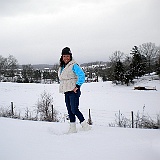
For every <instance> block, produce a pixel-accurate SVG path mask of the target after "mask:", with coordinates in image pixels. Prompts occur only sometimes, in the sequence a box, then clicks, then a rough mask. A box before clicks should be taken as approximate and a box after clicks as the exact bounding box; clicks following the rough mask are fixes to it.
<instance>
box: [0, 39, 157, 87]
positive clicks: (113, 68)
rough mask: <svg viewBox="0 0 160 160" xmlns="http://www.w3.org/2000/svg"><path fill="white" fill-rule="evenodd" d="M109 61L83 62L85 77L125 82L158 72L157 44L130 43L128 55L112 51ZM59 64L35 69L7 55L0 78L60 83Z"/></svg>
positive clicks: (118, 82) (1, 67) (4, 79)
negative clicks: (20, 65) (50, 67)
mask: <svg viewBox="0 0 160 160" xmlns="http://www.w3.org/2000/svg"><path fill="white" fill-rule="evenodd" d="M109 58H110V61H108V62H106V63H104V62H94V63H85V64H83V65H81V66H82V68H83V70H84V72H85V74H86V79H87V80H91V81H98V78H99V77H101V78H102V80H103V81H107V80H109V81H113V82H114V83H116V84H127V85H129V83H132V82H133V79H134V78H138V77H141V76H143V75H145V74H150V73H152V72H156V73H157V74H158V75H160V46H159V47H158V46H156V45H155V44H154V43H151V42H149V43H143V44H142V45H139V46H133V47H132V48H131V51H130V53H129V54H124V53H123V52H121V51H115V52H114V53H113V54H112V55H111V56H110V57H109ZM58 67H59V65H58V64H56V65H54V66H53V68H52V69H43V70H42V69H35V68H33V66H32V65H31V64H28V65H22V67H21V68H20V67H19V65H18V61H17V59H16V58H15V57H14V56H12V55H9V57H8V58H4V57H2V56H0V78H1V81H13V82H25V83H31V82H34V83H40V82H42V80H43V82H46V83H48V81H49V83H52V82H59V80H58V75H57V72H58Z"/></svg>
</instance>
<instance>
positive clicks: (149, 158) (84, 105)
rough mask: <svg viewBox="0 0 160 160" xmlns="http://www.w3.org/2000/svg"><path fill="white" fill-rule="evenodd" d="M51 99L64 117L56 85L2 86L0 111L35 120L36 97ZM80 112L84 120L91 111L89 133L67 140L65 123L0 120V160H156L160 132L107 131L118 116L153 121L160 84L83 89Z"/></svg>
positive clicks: (147, 81)
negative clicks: (46, 95)
mask: <svg viewBox="0 0 160 160" xmlns="http://www.w3.org/2000/svg"><path fill="white" fill-rule="evenodd" d="M134 86H150V87H155V86H156V89H157V91H155V90H151V91H139V90H134V89H133V88H134ZM44 90H45V91H47V92H49V93H50V94H52V95H53V98H54V107H55V108H56V110H58V111H59V112H60V115H61V116H62V117H63V116H64V114H66V112H67V111H66V108H65V104H64V96H63V95H62V94H59V93H58V84H17V83H0V108H9V107H10V103H11V102H13V103H14V107H15V110H16V112H19V113H20V114H21V115H24V114H25V110H26V108H28V109H29V110H30V112H31V113H32V114H34V110H35V107H36V103H37V101H38V98H39V97H40V94H42V92H43V91H44ZM81 91H82V95H81V98H80V109H81V111H82V112H83V113H84V115H85V117H86V119H87V118H88V109H91V117H92V121H93V126H92V130H90V131H88V132H83V131H81V126H80V124H79V123H78V122H77V127H78V133H75V134H69V135H67V134H66V132H67V129H68V125H69V124H68V122H67V121H66V122H62V121H61V122H58V123H56V122H54V123H53V122H39V121H38V122H34V121H23V120H16V119H8V118H2V117H0V144H1V145H0V159H2V160H10V159H13V160H22V159H23V160H46V159H47V160H53V159H57V160H63V159H65V160H73V159H76V160H81V159H84V160H88V159H91V160H97V159H100V160H107V159H108V160H120V159H123V160H128V159H129V160H159V159H160V151H159V148H160V130H153V129H152V130H148V129H126V128H118V127H114V128H111V127H108V124H109V123H111V122H114V119H115V113H117V112H118V111H119V110H120V111H121V112H122V113H124V114H125V115H126V116H128V117H130V112H131V111H134V113H136V112H137V111H140V112H143V109H144V108H145V112H146V113H148V114H149V115H151V116H153V117H156V115H157V114H159V113H160V102H159V97H160V81H158V80H156V81H155V80H154V81H151V80H150V79H148V78H143V80H141V79H140V80H138V82H137V83H136V84H135V85H133V86H129V87H127V86H116V85H114V84H112V83H111V82H99V83H88V84H84V85H83V86H82V88H81Z"/></svg>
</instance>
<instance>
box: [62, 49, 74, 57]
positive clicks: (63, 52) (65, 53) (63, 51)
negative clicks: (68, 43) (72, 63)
mask: <svg viewBox="0 0 160 160" xmlns="http://www.w3.org/2000/svg"><path fill="white" fill-rule="evenodd" d="M62 55H72V53H71V50H70V48H69V47H65V48H63V49H62Z"/></svg>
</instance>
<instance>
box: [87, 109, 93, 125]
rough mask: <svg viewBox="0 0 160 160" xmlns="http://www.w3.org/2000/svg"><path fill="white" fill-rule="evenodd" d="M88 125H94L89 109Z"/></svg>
mask: <svg viewBox="0 0 160 160" xmlns="http://www.w3.org/2000/svg"><path fill="white" fill-rule="evenodd" d="M88 124H89V125H92V124H93V123H92V119H91V110H90V109H89V119H88Z"/></svg>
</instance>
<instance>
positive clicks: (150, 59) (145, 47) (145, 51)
mask: <svg viewBox="0 0 160 160" xmlns="http://www.w3.org/2000/svg"><path fill="white" fill-rule="evenodd" d="M139 50H140V53H141V54H142V55H144V56H145V57H146V59H147V64H148V73H149V74H150V73H151V71H152V69H151V65H152V64H154V63H155V62H156V57H157V54H158V53H159V50H158V48H157V47H156V46H155V44H154V43H151V42H149V43H143V44H142V45H140V46H139Z"/></svg>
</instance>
